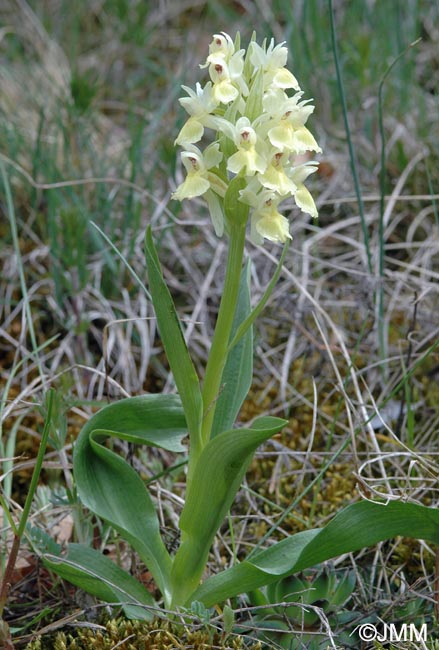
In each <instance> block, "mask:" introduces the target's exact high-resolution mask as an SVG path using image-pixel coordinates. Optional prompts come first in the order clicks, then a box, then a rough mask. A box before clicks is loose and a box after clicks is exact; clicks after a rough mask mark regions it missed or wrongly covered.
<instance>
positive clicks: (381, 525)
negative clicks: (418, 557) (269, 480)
mask: <svg viewBox="0 0 439 650" xmlns="http://www.w3.org/2000/svg"><path fill="white" fill-rule="evenodd" d="M398 535H402V536H404V537H412V538H415V539H426V540H429V541H431V542H434V543H436V544H437V543H439V510H438V509H436V508H427V507H426V506H421V505H418V504H413V503H403V502H401V501H391V502H390V503H388V504H387V505H384V504H379V503H372V502H370V501H361V502H359V503H354V504H352V505H350V506H348V507H347V508H345V509H344V510H342V511H341V512H339V513H338V514H337V515H336V516H335V517H334V519H333V520H332V521H330V522H329V524H328V525H327V526H325V527H324V528H314V529H312V530H307V531H303V532H301V533H297V534H296V535H292V536H291V537H288V538H287V539H284V540H282V541H281V542H278V543H277V544H275V545H273V546H270V547H269V548H268V549H266V550H264V551H260V552H258V553H256V554H255V555H254V556H253V557H252V558H251V559H248V560H244V561H243V562H241V564H238V565H235V566H233V567H232V568H230V569H227V570H226V571H223V572H222V573H219V574H218V575H216V576H213V577H211V578H208V579H207V580H206V582H205V583H204V584H202V585H201V586H200V587H198V589H197V590H196V591H195V593H193V594H192V599H193V600H198V601H200V602H202V603H204V604H205V606H206V607H211V606H213V605H215V604H217V603H220V602H222V601H224V600H225V599H226V598H230V597H232V596H236V595H238V594H242V593H245V592H248V591H252V590H254V589H258V588H259V587H262V586H264V585H266V584H270V583H271V582H275V581H277V580H279V579H280V578H282V577H286V576H288V575H291V574H292V573H296V572H298V571H303V570H304V569H307V568H310V567H312V566H315V565H316V564H319V563H320V562H324V561H326V560H329V559H331V558H333V557H336V556H338V555H342V554H344V553H351V552H354V551H358V550H360V549H361V548H364V547H366V546H373V545H374V544H377V543H378V542H380V541H384V540H387V539H392V538H393V537H396V536H398Z"/></svg>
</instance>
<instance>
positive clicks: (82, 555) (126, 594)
mask: <svg viewBox="0 0 439 650" xmlns="http://www.w3.org/2000/svg"><path fill="white" fill-rule="evenodd" d="M42 561H43V564H44V565H45V566H46V567H47V568H49V569H52V570H53V571H55V572H56V573H57V574H58V575H59V576H61V578H64V579H65V580H68V581H69V582H71V583H72V584H74V585H76V586H77V587H80V588H81V589H83V590H84V591H86V592H87V593H89V594H92V595H93V596H96V598H98V599H99V600H103V601H104V602H107V603H120V604H122V606H123V609H124V611H125V614H126V615H127V616H129V617H130V618H139V619H145V620H151V619H152V618H153V615H152V613H151V610H148V607H149V608H151V607H153V606H154V605H155V601H154V599H153V597H152V595H151V594H150V593H149V591H147V590H146V589H145V587H143V585H141V584H140V582H139V581H138V580H136V579H135V578H133V577H132V576H130V575H129V574H128V573H126V571H124V570H123V569H121V568H120V567H118V566H117V565H116V564H115V563H114V562H112V561H111V560H110V559H109V558H108V557H106V556H105V555H103V554H102V553H100V552H99V551H96V550H95V549H93V548H88V547H87V546H83V545H82V544H69V546H68V552H67V554H66V555H65V556H64V555H63V556H61V555H52V554H48V553H47V554H44V555H43V556H42ZM142 605H144V606H146V607H142Z"/></svg>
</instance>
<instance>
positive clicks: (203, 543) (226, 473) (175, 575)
mask: <svg viewBox="0 0 439 650" xmlns="http://www.w3.org/2000/svg"><path fill="white" fill-rule="evenodd" d="M285 424H286V421H285V420H281V419H280V418H273V417H262V418H258V419H257V420H255V421H254V422H253V425H252V427H251V428H248V429H233V430H231V431H225V432H223V433H220V434H218V435H217V436H216V437H215V438H212V439H211V440H210V441H209V442H208V444H207V445H206V446H205V448H204V449H203V451H202V453H201V455H200V457H199V459H198V461H197V464H196V466H195V471H194V474H193V479H192V481H191V483H190V485H189V487H188V491H187V495H186V502H185V506H184V508H183V511H182V513H181V516H180V523H179V526H180V529H181V531H182V540H181V545H180V548H179V549H178V551H177V554H176V556H175V558H174V564H173V567H172V592H173V604H174V605H184V604H187V602H190V601H191V600H200V599H198V598H191V599H190V596H191V593H192V592H193V591H194V589H195V588H196V587H197V585H198V582H199V580H200V578H201V575H202V573H203V570H204V567H205V564H206V562H207V557H208V553H209V550H210V547H211V545H212V542H213V539H214V537H215V535H216V533H217V531H218V529H219V527H220V525H221V523H222V522H223V519H224V517H225V515H226V513H227V511H228V510H229V508H230V506H231V504H232V501H233V499H234V497H235V495H236V493H237V491H238V489H239V487H240V485H241V482H242V479H243V476H244V474H245V472H246V470H247V468H248V466H249V464H250V461H251V459H252V457H253V454H254V452H255V450H256V448H257V447H258V446H259V445H260V444H261V443H262V442H264V441H265V440H267V439H268V438H270V436H272V435H273V434H275V433H277V432H278V431H280V429H281V428H282V427H283V426H285Z"/></svg>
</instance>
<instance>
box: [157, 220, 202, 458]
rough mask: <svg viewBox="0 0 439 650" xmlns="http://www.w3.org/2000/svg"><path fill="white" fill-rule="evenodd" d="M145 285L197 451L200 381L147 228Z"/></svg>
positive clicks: (192, 444) (200, 416) (200, 405)
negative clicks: (151, 300) (151, 301)
mask: <svg viewBox="0 0 439 650" xmlns="http://www.w3.org/2000/svg"><path fill="white" fill-rule="evenodd" d="M145 251H146V264H147V267H148V277H149V287H150V291H151V294H152V299H153V304H154V309H155V313H156V316H157V322H158V326H159V331H160V336H161V338H162V341H163V345H164V348H165V352H166V356H167V358H168V361H169V365H170V366H171V370H172V373H173V375H174V380H175V384H176V386H177V390H178V393H179V395H180V398H181V403H182V404H183V409H184V412H185V414H186V420H187V426H188V430H189V434H190V436H191V449H194V450H195V451H196V452H197V450H199V447H200V444H201V441H200V427H201V420H202V413H203V401H202V397H201V390H200V383H199V381H198V377H197V373H196V371H195V368H194V365H193V363H192V360H191V358H190V356H189V352H188V349H187V346H186V342H185V340H184V336H183V332H182V329H181V325H180V321H179V319H178V315H177V312H176V310H175V306H174V301H173V300H172V296H171V294H170V292H169V289H168V287H167V286H166V284H165V281H164V280H163V276H162V272H161V269H160V262H159V259H158V256H157V251H156V249H155V246H154V242H153V240H152V233H151V227H149V228H148V230H147V232H146V239H145Z"/></svg>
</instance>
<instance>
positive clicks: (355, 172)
mask: <svg viewBox="0 0 439 650" xmlns="http://www.w3.org/2000/svg"><path fill="white" fill-rule="evenodd" d="M328 7H329V18H330V26H331V43H332V52H333V55H334V62H335V70H336V74H337V85H338V92H339V95H340V103H341V109H342V114H343V121H344V127H345V131H346V140H347V143H348V149H349V158H350V162H351V172H352V178H353V181H354V187H355V195H356V197H357V201H358V211H359V213H360V219H361V229H362V231H363V239H364V245H365V248H366V256H367V268H368V270H369V273H370V274H371V275H372V274H373V266H372V254H371V252H370V243H369V232H368V228H367V223H366V215H365V212H364V204H363V197H362V195H361V187H360V178H359V175H358V170H357V162H356V159H355V153H354V145H353V143H352V137H351V129H350V126H349V119H348V108H347V104H346V96H345V92H344V86H343V79H342V75H341V67H340V61H339V57H338V48H337V35H336V31H335V21H334V9H333V6H332V0H328Z"/></svg>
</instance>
